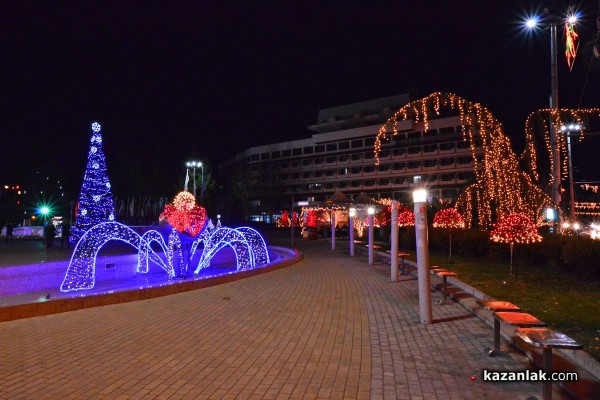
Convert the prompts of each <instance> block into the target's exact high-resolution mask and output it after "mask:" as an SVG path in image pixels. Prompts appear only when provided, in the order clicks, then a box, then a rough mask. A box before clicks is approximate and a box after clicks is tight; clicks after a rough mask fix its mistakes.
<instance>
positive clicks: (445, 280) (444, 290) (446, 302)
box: [439, 275, 450, 305]
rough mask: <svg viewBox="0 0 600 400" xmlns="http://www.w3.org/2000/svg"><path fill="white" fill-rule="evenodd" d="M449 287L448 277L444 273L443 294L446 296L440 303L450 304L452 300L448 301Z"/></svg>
mask: <svg viewBox="0 0 600 400" xmlns="http://www.w3.org/2000/svg"><path fill="white" fill-rule="evenodd" d="M447 288H448V277H447V276H445V275H444V276H443V277H442V295H443V296H444V298H443V300H440V301H439V304H440V305H446V304H450V302H449V301H448V294H447Z"/></svg>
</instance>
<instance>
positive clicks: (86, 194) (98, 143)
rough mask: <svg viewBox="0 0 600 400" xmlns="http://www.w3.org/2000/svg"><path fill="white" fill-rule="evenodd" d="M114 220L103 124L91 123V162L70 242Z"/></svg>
mask: <svg viewBox="0 0 600 400" xmlns="http://www.w3.org/2000/svg"><path fill="white" fill-rule="evenodd" d="M114 220H115V209H114V204H113V196H112V192H111V186H110V182H109V181H108V175H107V174H106V158H105V157H104V151H103V150H102V135H101V134H100V124H99V123H97V122H94V123H93V124H92V138H91V139H90V151H89V153H88V162H87V166H86V168H85V175H84V176H83V184H82V185H81V193H80V194H79V202H78V204H77V215H76V217H75V225H74V227H73V229H72V231H71V242H72V243H77V242H78V241H79V238H81V236H82V235H83V234H84V233H85V232H86V231H87V230H88V229H90V228H91V227H93V226H95V225H97V224H99V223H101V222H109V221H114Z"/></svg>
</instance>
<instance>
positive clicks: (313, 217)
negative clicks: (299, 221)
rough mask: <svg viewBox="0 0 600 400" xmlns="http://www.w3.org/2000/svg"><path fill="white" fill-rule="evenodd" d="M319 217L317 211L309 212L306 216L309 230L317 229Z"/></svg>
mask: <svg viewBox="0 0 600 400" xmlns="http://www.w3.org/2000/svg"><path fill="white" fill-rule="evenodd" d="M318 219H319V216H318V215H317V212H316V211H315V210H308V213H307V214H306V227H307V228H316V227H317V223H318Z"/></svg>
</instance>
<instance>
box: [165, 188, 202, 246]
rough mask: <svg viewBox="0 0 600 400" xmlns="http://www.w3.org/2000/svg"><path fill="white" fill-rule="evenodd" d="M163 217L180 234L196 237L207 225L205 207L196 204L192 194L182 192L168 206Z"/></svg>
mask: <svg viewBox="0 0 600 400" xmlns="http://www.w3.org/2000/svg"><path fill="white" fill-rule="evenodd" d="M162 215H163V217H164V218H166V220H167V222H168V223H169V224H170V225H171V226H172V227H173V228H174V229H175V230H177V231H178V232H181V233H186V234H188V235H190V236H192V237H194V236H196V235H197V234H198V233H200V231H202V228H204V225H205V224H206V220H207V216H206V210H205V209H204V207H201V206H199V205H197V204H196V198H195V197H194V195H193V194H191V193H190V192H180V193H179V194H177V196H175V198H174V199H173V204H167V205H166V206H165V209H164V211H163V214H162Z"/></svg>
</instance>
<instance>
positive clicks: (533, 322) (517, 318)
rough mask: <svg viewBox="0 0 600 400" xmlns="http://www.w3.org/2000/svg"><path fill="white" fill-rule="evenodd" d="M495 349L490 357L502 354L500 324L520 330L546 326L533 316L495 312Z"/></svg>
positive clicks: (511, 312) (522, 313)
mask: <svg viewBox="0 0 600 400" xmlns="http://www.w3.org/2000/svg"><path fill="white" fill-rule="evenodd" d="M493 316H494V347H493V348H492V349H491V350H490V351H489V353H488V355H489V356H490V357H493V356H495V355H496V354H499V353H502V352H503V351H502V350H501V349H500V324H501V323H502V324H503V325H508V326H517V327H519V328H539V327H544V326H546V323H545V322H542V321H540V320H539V319H537V318H536V317H534V316H533V315H531V314H527V313H524V312H517V311H494V314H493Z"/></svg>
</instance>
